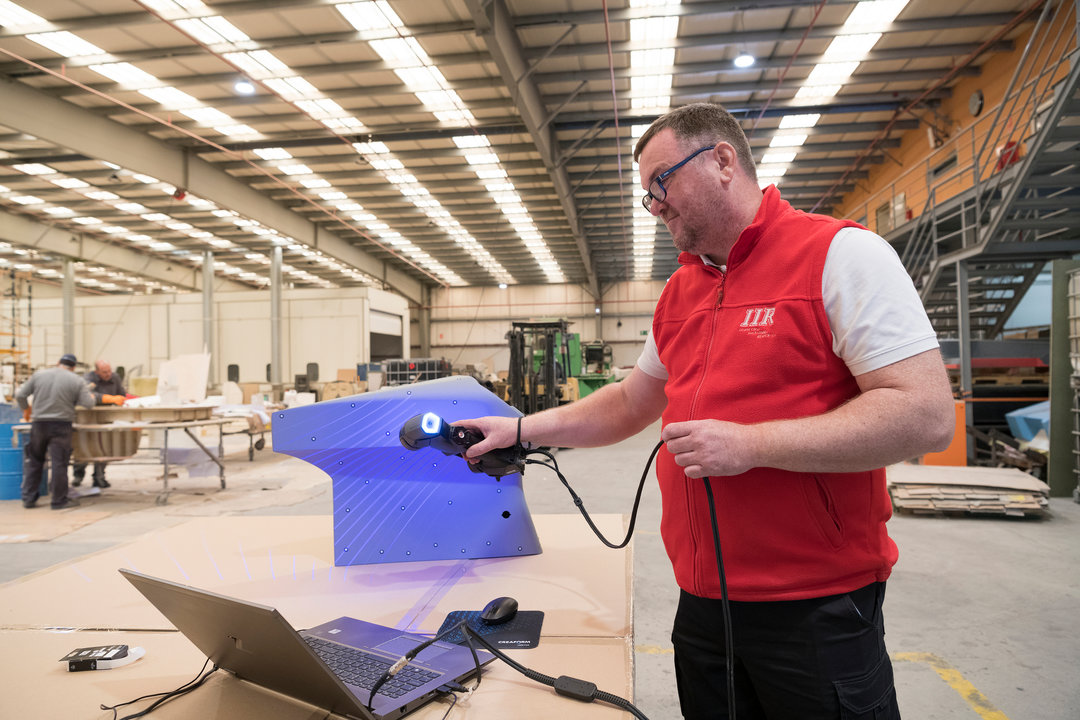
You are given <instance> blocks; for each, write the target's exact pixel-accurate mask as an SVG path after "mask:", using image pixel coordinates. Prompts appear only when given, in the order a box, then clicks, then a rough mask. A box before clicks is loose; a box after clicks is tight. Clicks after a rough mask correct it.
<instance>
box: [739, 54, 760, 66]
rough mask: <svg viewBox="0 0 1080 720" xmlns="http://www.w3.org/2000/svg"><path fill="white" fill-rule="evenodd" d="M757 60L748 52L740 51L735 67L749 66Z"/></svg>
mask: <svg viewBox="0 0 1080 720" xmlns="http://www.w3.org/2000/svg"><path fill="white" fill-rule="evenodd" d="M755 62H756V59H755V58H754V56H753V55H751V54H750V53H748V52H744V53H740V54H739V56H738V57H737V58H735V60H734V63H735V67H737V68H748V67H750V66H751V65H753V64H754V63H755Z"/></svg>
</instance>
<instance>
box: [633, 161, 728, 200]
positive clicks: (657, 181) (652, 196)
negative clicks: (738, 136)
mask: <svg viewBox="0 0 1080 720" xmlns="http://www.w3.org/2000/svg"><path fill="white" fill-rule="evenodd" d="M714 147H716V146H715V145H706V146H705V147H703V148H698V149H697V150H695V151H694V152H692V153H690V154H689V155H687V156H686V157H684V158H683V159H682V160H680V161H679V162H677V163H675V164H674V165H672V166H671V167H669V168H668V169H667V170H665V171H664V172H662V173H660V174H659V175H657V176H656V177H654V178H653V181H652V182H651V183H649V191H648V192H647V193H645V194H644V195H643V196H642V197H641V205H642V207H644V208H645V209H646V210H649V211H650V212H652V211H651V209H650V208H651V207H652V204H653V200H659V201H660V202H664V200H666V199H667V188H666V187H664V181H665V180H667V179H668V178H669V177H671V176H672V174H673V173H674V172H675V171H676V170H678V169H679V168H681V167H682V166H683V165H685V164H686V163H688V162H690V161H691V160H693V159H694V158H696V157H697V156H698V155H700V154H701V153H703V152H705V151H706V150H712V149H713V148H714ZM654 186H655V187H657V188H659V194H658V193H657V192H654V191H653V187H654Z"/></svg>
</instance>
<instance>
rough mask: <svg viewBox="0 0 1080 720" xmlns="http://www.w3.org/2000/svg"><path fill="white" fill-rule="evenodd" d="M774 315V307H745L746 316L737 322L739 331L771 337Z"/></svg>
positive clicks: (760, 336)
mask: <svg viewBox="0 0 1080 720" xmlns="http://www.w3.org/2000/svg"><path fill="white" fill-rule="evenodd" d="M775 316H776V308H775V307H758V308H747V309H746V317H744V318H743V321H742V322H741V323H739V332H741V333H745V334H748V335H752V336H754V337H758V338H767V337H773V335H774V333H773V332H772V326H773V321H774V318H775Z"/></svg>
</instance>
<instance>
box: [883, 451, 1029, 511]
mask: <svg viewBox="0 0 1080 720" xmlns="http://www.w3.org/2000/svg"><path fill="white" fill-rule="evenodd" d="M886 477H887V478H888V484H889V494H890V495H891V496H892V502H893V507H894V508H896V509H897V510H902V511H906V512H910V513H913V514H916V515H943V514H956V513H964V514H971V515H1006V516H1010V517H1024V516H1042V515H1045V514H1046V511H1047V506H1048V505H1049V500H1048V498H1049V495H1050V486H1049V485H1047V484H1046V483H1044V482H1042V481H1041V480H1038V479H1037V478H1034V477H1032V476H1031V475H1028V474H1027V473H1025V472H1022V471H1020V470H1016V469H1014V468H987V467H938V466H933V465H909V464H906V463H905V464H901V465H892V466H890V467H888V468H886Z"/></svg>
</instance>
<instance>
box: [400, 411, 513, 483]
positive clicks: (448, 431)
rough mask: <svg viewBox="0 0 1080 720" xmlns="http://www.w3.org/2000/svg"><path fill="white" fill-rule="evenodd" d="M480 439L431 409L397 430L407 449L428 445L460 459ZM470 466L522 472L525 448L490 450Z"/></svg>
mask: <svg viewBox="0 0 1080 720" xmlns="http://www.w3.org/2000/svg"><path fill="white" fill-rule="evenodd" d="M483 439H484V436H483V435H481V434H480V433H478V432H476V431H475V430H470V429H469V428H466V427H462V426H460V425H451V424H449V423H448V422H446V421H445V420H443V419H442V418H441V417H439V416H438V415H436V414H435V413H431V412H429V413H424V414H423V415H416V416H414V417H411V418H409V419H408V420H406V421H405V424H404V425H402V426H401V430H400V432H398V440H400V441H401V444H402V445H403V446H405V447H407V448H408V449H409V450H419V449H420V448H424V447H431V448H435V449H436V450H438V451H439V452H441V453H442V454H443V455H459V456H461V457H462V458H464V457H465V452H466V451H467V450H468V449H469V448H471V447H472V446H473V445H475V444H476V443H478V442H480V441H481V440H483ZM469 469H470V470H472V471H473V472H478V473H485V474H487V475H490V476H492V477H502V476H503V475H512V474H513V473H521V472H524V471H525V457H524V450H523V449H522V448H521V447H520V446H515V447H508V448H498V449H496V450H492V451H491V452H487V453H484V454H483V455H481V456H480V457H479V458H477V462H470V463H469Z"/></svg>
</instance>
